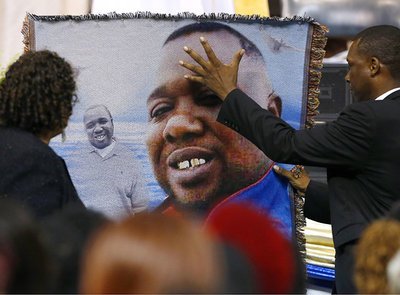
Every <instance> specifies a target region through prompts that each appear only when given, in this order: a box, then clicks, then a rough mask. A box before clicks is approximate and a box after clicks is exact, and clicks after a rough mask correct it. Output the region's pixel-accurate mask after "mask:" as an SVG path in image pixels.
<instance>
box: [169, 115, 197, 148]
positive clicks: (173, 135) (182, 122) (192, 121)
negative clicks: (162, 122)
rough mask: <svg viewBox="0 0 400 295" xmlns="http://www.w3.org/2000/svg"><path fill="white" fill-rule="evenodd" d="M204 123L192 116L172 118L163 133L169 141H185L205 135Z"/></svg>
mask: <svg viewBox="0 0 400 295" xmlns="http://www.w3.org/2000/svg"><path fill="white" fill-rule="evenodd" d="M203 131H204V128H203V123H202V122H201V121H200V120H199V119H198V118H196V117H194V116H192V115H190V114H180V115H175V116H172V117H171V118H170V119H169V120H168V122H167V125H166V126H165V128H164V131H163V137H164V138H165V139H166V140H168V141H176V140H185V139H189V138H192V137H195V136H199V135H201V134H202V133H203Z"/></svg>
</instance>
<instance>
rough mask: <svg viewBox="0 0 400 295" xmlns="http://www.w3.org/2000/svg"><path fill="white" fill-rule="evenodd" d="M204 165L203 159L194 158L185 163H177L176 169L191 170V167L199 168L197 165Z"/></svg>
mask: <svg viewBox="0 0 400 295" xmlns="http://www.w3.org/2000/svg"><path fill="white" fill-rule="evenodd" d="M205 163H206V160H204V159H197V158H194V159H190V161H189V160H186V161H182V162H179V163H178V168H179V169H180V170H183V169H187V168H193V167H196V166H199V165H203V164H205Z"/></svg>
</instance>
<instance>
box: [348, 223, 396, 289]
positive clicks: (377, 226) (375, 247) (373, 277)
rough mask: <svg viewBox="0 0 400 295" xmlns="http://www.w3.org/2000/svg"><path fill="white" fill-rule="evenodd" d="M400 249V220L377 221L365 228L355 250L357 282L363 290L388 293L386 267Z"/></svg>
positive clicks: (358, 286)
mask: <svg viewBox="0 0 400 295" xmlns="http://www.w3.org/2000/svg"><path fill="white" fill-rule="evenodd" d="M399 249H400V223H399V222H398V221H396V220H392V219H381V220H377V221H375V222H373V223H372V224H371V225H369V226H368V227H367V228H366V230H365V231H364V233H363V235H362V236H361V239H360V241H359V243H358V246H357V250H356V253H355V255H356V256H355V259H356V265H355V282H356V286H357V289H358V291H359V292H360V293H365V294H382V293H388V292H389V290H388V286H387V284H388V281H387V276H386V268H387V265H388V262H389V261H390V259H391V258H392V257H394V255H395V254H396V252H397V251H398V250H399Z"/></svg>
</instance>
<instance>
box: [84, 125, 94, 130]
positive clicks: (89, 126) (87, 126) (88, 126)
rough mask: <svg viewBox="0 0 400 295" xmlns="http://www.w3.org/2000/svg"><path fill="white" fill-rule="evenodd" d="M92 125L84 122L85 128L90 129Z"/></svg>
mask: <svg viewBox="0 0 400 295" xmlns="http://www.w3.org/2000/svg"><path fill="white" fill-rule="evenodd" d="M93 126H94V124H86V128H87V129H92V128H93Z"/></svg>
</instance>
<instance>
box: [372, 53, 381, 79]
mask: <svg viewBox="0 0 400 295" xmlns="http://www.w3.org/2000/svg"><path fill="white" fill-rule="evenodd" d="M380 69H381V62H380V61H379V59H378V58H377V57H374V56H373V57H371V60H370V63H369V71H370V73H371V76H372V77H373V76H375V75H377V74H378V73H379V71H380Z"/></svg>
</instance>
